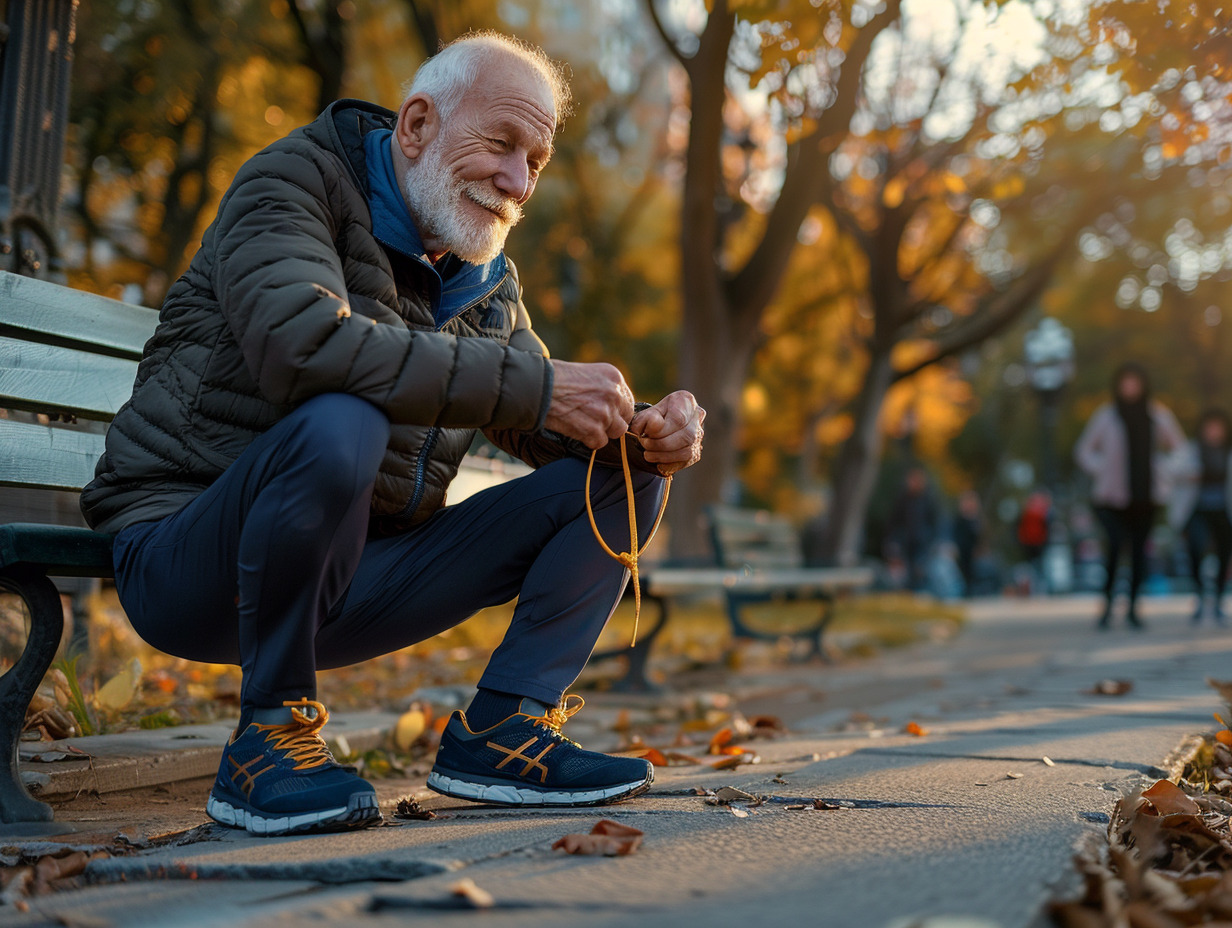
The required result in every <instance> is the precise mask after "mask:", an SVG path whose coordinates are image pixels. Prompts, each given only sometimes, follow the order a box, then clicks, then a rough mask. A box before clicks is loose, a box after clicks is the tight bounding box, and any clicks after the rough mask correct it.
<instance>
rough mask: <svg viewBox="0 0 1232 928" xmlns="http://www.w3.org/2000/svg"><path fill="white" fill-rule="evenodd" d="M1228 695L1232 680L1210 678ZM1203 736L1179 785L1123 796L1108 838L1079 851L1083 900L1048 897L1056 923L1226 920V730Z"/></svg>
mask: <svg viewBox="0 0 1232 928" xmlns="http://www.w3.org/2000/svg"><path fill="white" fill-rule="evenodd" d="M1209 682H1211V684H1212V685H1213V686H1215V687H1216V688H1217V689H1218V690H1219V691H1220V692H1221V694H1222V695H1223V696H1224V698H1225V700H1227V701H1228V702H1229V703H1232V683H1219V682H1216V681H1209ZM1215 718H1216V719H1218V720H1219V722H1220V723H1221V724H1222V725H1223V728H1222V730H1220V731H1218V732H1216V733H1215V735H1214V737H1213V738H1210V739H1208V740H1206V741H1205V742H1204V744H1203V745H1202V747H1200V748H1199V749H1198V751H1197V752H1196V753H1195V754H1194V756H1193V758H1192V760H1191V761H1190V762H1189V763H1188V764H1187V765H1186V767H1185V770H1184V771H1183V774H1182V776H1181V777H1180V780H1179V783H1173V782H1172V781H1171V780H1157V781H1156V782H1154V783H1153V784H1151V785H1150V786H1149V787H1147V788H1146V789H1143V790H1139V791H1137V792H1134V793H1132V794H1130V795H1129V796H1126V797H1125V798H1123V799H1121V800H1120V801H1119V802H1118V803H1117V805H1116V809H1115V810H1114V812H1113V814H1112V819H1111V822H1110V823H1109V825H1108V835H1107V838H1108V839H1107V844H1106V846H1100V847H1088V848H1087V849H1086V850H1084V851H1083V852H1082V853H1081V854H1079V856H1078V857H1077V858H1076V865H1077V867H1078V870H1079V872H1080V873H1081V875H1082V878H1083V890H1082V894H1081V896H1080V898H1078V899H1076V900H1071V901H1064V902H1054V903H1053V904H1052V905H1051V907H1050V911H1051V914H1052V917H1053V920H1054V921H1055V923H1056V924H1058V925H1060V926H1063V928H1187V926H1190V925H1207V926H1222V928H1232V826H1230V825H1229V822H1230V820H1232V731H1230V730H1228V726H1227V724H1226V723H1225V722H1224V720H1223V718H1221V717H1220V716H1218V715H1216V716H1215Z"/></svg>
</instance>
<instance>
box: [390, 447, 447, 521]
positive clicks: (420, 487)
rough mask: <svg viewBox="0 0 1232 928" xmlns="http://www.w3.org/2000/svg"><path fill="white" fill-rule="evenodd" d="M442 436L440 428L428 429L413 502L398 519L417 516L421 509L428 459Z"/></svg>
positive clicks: (416, 476)
mask: <svg viewBox="0 0 1232 928" xmlns="http://www.w3.org/2000/svg"><path fill="white" fill-rule="evenodd" d="M440 434H441V430H440V427H439V426H435V425H434V426H432V428H430V429H428V437H427V438H425V439H424V443H423V446H422V447H420V449H419V460H418V461H416V462H415V491H414V492H413V493H412V494H411V501H410V502H409V503H407V504H406V508H404V509H403V510H402V511H401V512H400V513H398V518H400V519H401V518H405V517H407V516H413V515H415V511H416V510H417V509H418V508H419V503H420V501H421V500H422V499H423V494H424V484H425V483H426V482H427V476H428V474H427V471H428V458H430V457H431V456H432V448H433V447H434V446H435V445H436V439H437V436H439V435H440Z"/></svg>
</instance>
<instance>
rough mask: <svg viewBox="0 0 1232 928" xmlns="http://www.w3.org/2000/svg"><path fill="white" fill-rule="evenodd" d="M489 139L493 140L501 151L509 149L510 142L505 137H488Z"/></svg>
mask: <svg viewBox="0 0 1232 928" xmlns="http://www.w3.org/2000/svg"><path fill="white" fill-rule="evenodd" d="M488 141H489V142H491V143H492V144H493V145H495V146H496V147H497V148H499V149H500V150H501V151H507V150H508V148H509V143H508V142H507V141H506V140H505V139H488Z"/></svg>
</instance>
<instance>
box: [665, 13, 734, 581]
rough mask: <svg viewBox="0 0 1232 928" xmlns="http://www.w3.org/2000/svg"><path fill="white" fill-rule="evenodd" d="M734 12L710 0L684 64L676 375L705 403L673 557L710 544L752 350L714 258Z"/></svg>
mask: <svg viewBox="0 0 1232 928" xmlns="http://www.w3.org/2000/svg"><path fill="white" fill-rule="evenodd" d="M734 29H735V17H733V16H731V15H730V14H729V13H728V12H727V6H726V3H725V0H716V2H715V4H714V7H713V9H712V10H711V12H710V15H709V18H708V19H707V22H706V28H705V30H704V31H703V32H702V35H701V37H700V43H699V47H698V50H697V54H695V55H694V56H693V57H692V58H690V59H689V60H688V62H687V64H686V71H687V73H688V75H689V89H690V93H691V95H692V100H691V104H692V105H691V107H690V111H691V120H690V123H689V144H688V149H687V151H686V152H685V179H684V189H683V191H682V193H681V201H682V202H681V228H680V277H681V288H680V289H681V326H680V332H681V335H680V353H679V358H680V363H679V370H678V372H677V377H678V378H679V383H680V386H681V387H682V388H683V389H686V390H690V391H692V393H693V394H694V395H695V396H696V397H697V399H698V402H700V403H701V405H702V406H703V407H705V409H706V425H705V428H706V438H705V450H704V451H703V453H702V459H701V461H700V462H698V463H697V464H695V465H694V466H693V467H691V468H689V469H688V470H686V471H683V472H682V473H681V474H680V475H679V477H678V478H677V480H676V484H677V485H676V486H674V487H673V492H672V506H671V515H670V519H671V521H670V525H671V529H672V532H671V552H672V556H673V557H678V558H699V557H702V556H704V555H705V554H707V553H708V551H709V549H710V544H709V539H708V538H707V535H706V531H705V522H704V510H705V507H706V506H707V505H708V504H710V503H715V502H718V501H719V500H720V499H721V498H722V496H723V489H724V487H725V485H726V484H728V483H729V481H730V480H731V479H732V477H733V475H734V474H735V469H736V459H737V453H736V447H735V441H736V435H735V427H736V422H737V418H738V415H739V411H740V389H741V385H742V384H743V382H744V379H743V378H744V375H745V373H746V372H747V368H748V359H749V356H750V354H751V350H750V347H749V345H748V342H749V341H750V339H743V341H744V345H743V346H742V345H741V341H742V340H741V334H740V333H739V332H736V331H734V330H733V325H732V313H731V311H730V307H729V304H728V300H727V294H726V290H725V287H726V283H727V282H726V279H725V275H724V273H723V269H722V268H721V267H720V265H719V262H718V257H717V255H718V249H719V244H720V243H719V236H720V234H721V233H720V229H719V222H718V217H717V214H716V213H715V198H716V197H717V196H718V195H719V193H720V192H721V190H722V171H721V169H720V163H719V156H720V151H721V144H720V140H721V139H722V136H723V103H724V100H725V99H726V94H727V90H726V87H725V85H724V82H723V74H724V69H725V68H726V67H727V49H728V45H729V44H730V43H731V36H732V32H733V30H734Z"/></svg>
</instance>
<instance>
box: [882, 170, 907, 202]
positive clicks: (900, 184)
mask: <svg viewBox="0 0 1232 928" xmlns="http://www.w3.org/2000/svg"><path fill="white" fill-rule="evenodd" d="M906 192H907V178H905V177H903V176H902V175H901V174H900V175H898V176H897V177H892V178H890V181H889V182H888V183H887V184H886V185H885V188H884V189H883V190H882V191H881V202H882V204H884V205H885V208H886V209H897V208H898V207H899V206H901V205H902V202H903V195H904V194H905V193H906Z"/></svg>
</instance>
